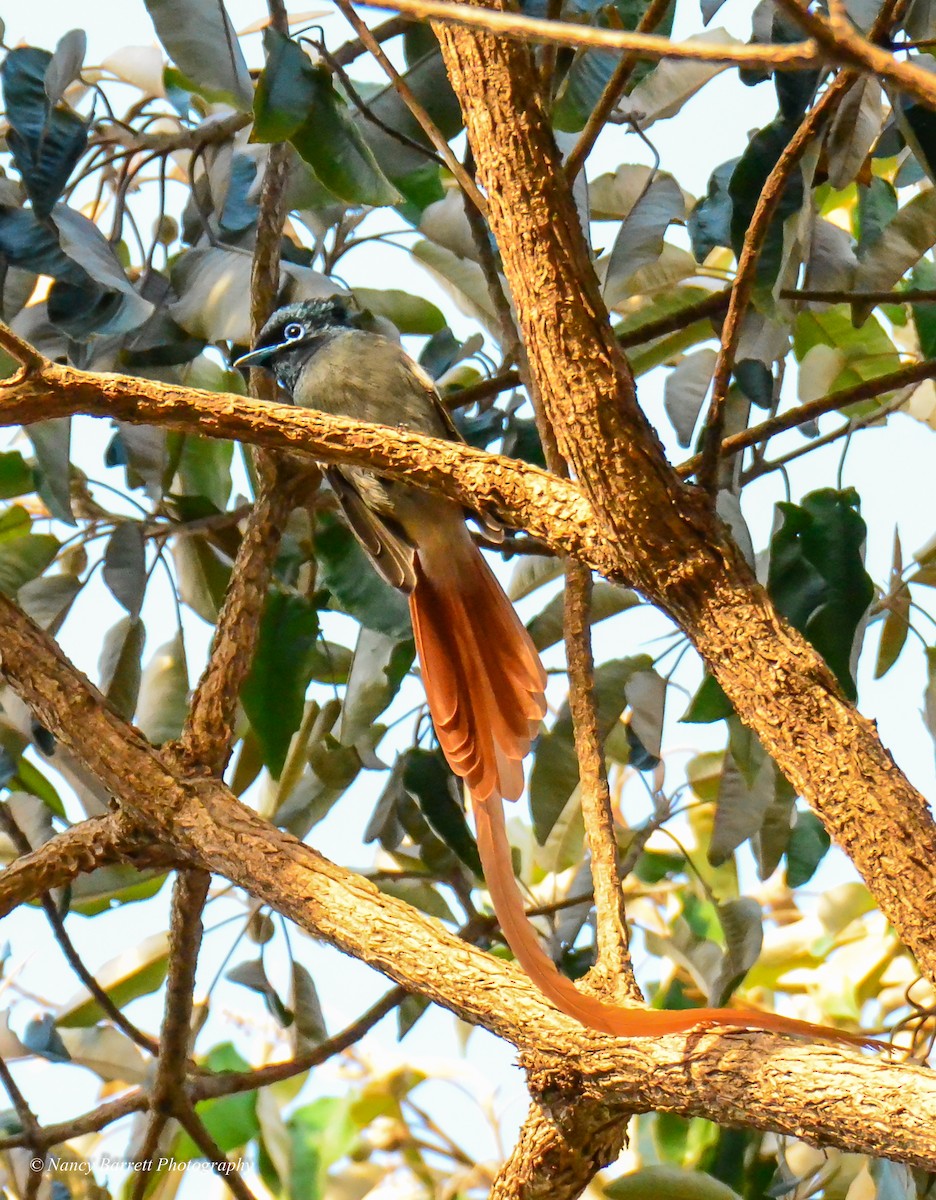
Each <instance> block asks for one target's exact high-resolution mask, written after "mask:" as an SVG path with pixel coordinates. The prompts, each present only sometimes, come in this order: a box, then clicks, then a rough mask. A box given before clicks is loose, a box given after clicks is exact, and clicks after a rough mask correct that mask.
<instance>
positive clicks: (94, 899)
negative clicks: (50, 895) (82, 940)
mask: <svg viewBox="0 0 936 1200" xmlns="http://www.w3.org/2000/svg"><path fill="white" fill-rule="evenodd" d="M167 878H168V876H166V875H164V874H162V873H161V872H159V871H140V870H138V868H136V867H123V866H115V867H99V868H98V869H97V870H96V871H90V872H89V873H88V874H86V875H79V876H78V878H77V879H76V880H74V881H73V883H72V885H71V895H70V899H71V903H70V905H69V911H71V912H77V913H81V915H82V916H85V917H94V916H96V915H97V914H98V913H101V912H110V910H111V909H112V908H114V907H115V905H118V904H135V903H136V902H137V901H138V900H149V899H150V897H151V896H155V895H156V893H157V892H158V891H159V890H160V888H161V887H162V886H163V884H164V883H165V882H166V879H167Z"/></svg>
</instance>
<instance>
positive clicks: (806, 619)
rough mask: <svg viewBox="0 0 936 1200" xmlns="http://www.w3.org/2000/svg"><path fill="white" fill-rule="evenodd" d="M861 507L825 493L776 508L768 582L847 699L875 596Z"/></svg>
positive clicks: (840, 494) (850, 492) (845, 496)
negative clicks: (777, 522)
mask: <svg viewBox="0 0 936 1200" xmlns="http://www.w3.org/2000/svg"><path fill="white" fill-rule="evenodd" d="M859 504H860V501H859V498H858V494H857V492H855V490H854V489H853V488H846V489H845V490H843V491H835V490H834V489H832V488H824V489H821V490H820V491H816V492H810V493H809V495H808V496H805V497H804V498H803V502H802V504H801V505H795V504H786V503H781V504H779V505H778V506H777V507H778V509H779V511H780V513H781V514H782V517H783V523H782V525H781V526H780V528H779V529H778V530H777V531H776V532H775V533H774V535H773V537H772V539H771V543H770V565H769V569H768V577H767V590H768V591H769V592H770V595H771V597H772V599H773V601H774V603H775V604H776V605H777V608H778V609H779V610H780V612H781V613H782V614H783V615H784V616H785V617H786V618H787V619H788V620H789V621H790V622H791V623H792V624H793V625H794V626H795V627H796V628H797V629H798V630H799V631H800V633H802V634H804V635H805V636H806V637H807V638H808V640H809V641H810V642H812V644H813V645H814V646H815V648H816V649H817V650H818V651H819V653H820V654H821V655H822V656H823V658H824V659H825V660H826V662H827V663H828V664H829V667H830V668H831V669H832V671H833V673H834V674H835V676H836V678H837V679H838V681H839V684H840V685H841V687H842V690H843V691H844V692H845V694H846V695H847V696H848V697H849V698H851V699H854V698H855V695H856V688H855V682H854V678H853V658H854V657H856V656H857V650H858V648H859V646H860V637H859V634H860V631H861V628H862V622H863V620H864V616H865V613H866V612H867V610H868V606H869V605H870V603H871V600H872V599H873V596H874V585H873V583H872V582H871V579H870V577H869V576H868V573H867V572H866V571H865V569H864V555H863V550H864V542H865V535H866V527H865V523H864V521H863V520H862V519H861V517H860V515H859V513H858V507H859Z"/></svg>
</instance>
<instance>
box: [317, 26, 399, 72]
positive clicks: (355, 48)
mask: <svg viewBox="0 0 936 1200" xmlns="http://www.w3.org/2000/svg"><path fill="white" fill-rule="evenodd" d="M412 24H413V18H412V17H407V16H404V15H402V14H401V15H400V16H398V17H388V18H387V20H386V21H382V22H381V23H380V24H379V25H375V26H374V28H373V29H372V30H371V36H372V37H373V38H374V40H375V41H377V42H389V41H390V39H391V38H395V37H398V36H399V35H400V34H401V33H405V32H406V31H407V29H408V28H409V27H410V25H412ZM366 53H367V47H366V46H365V45H364V43H363V42H362V41H361V39H360V38H359V37H357V38H350V39H349V40H348V41H347V42H345V44H344V45H343V46H339V47H338V49H337V50H334V51H333V52H332V56H331V57H332V60H333V61H334V62H336V63H337V64H338V65H339V66H340V67H348V66H350V65H351V63H353V62H354V61H355V59H358V58H360V57H361V55H362V54H366Z"/></svg>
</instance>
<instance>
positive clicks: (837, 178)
mask: <svg viewBox="0 0 936 1200" xmlns="http://www.w3.org/2000/svg"><path fill="white" fill-rule="evenodd" d="M883 124H884V113H883V108H882V104H881V85H880V83H879V81H878V80H877V79H876V78H875V77H874V76H873V75H862V76H861V77H860V78H858V79H856V80H855V82H854V83H853V84H852V86H851V87H850V88H849V89H848V91H847V92H846V93H845V95H844V96H843V97H842V100H841V102H840V103H839V106H838V110H837V112H836V114H835V117H834V118H833V120H832V124H831V125H830V126H829V132H828V133H827V134H826V139H825V150H826V156H827V162H828V167H827V170H828V173H829V183H830V184H831V185H832V187H834V188H838V189H839V190H841V189H842V188H844V187H847V186H848V184H849V183H851V181H852V180H853V179H854V178H855V176H856V175H857V174H858V172H859V171H860V170H861V168H862V166H864V162H865V159H866V158H867V157H868V155H869V154H870V153H871V147H872V146H873V145H874V143H875V142H876V141H877V139H878V135H879V134H880V132H881V128H882V126H883Z"/></svg>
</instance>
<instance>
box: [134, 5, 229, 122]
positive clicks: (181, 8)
mask: <svg viewBox="0 0 936 1200" xmlns="http://www.w3.org/2000/svg"><path fill="white" fill-rule="evenodd" d="M146 11H147V12H148V13H149V15H150V17H151V19H152V22H153V25H154V26H155V28H156V35H157V37H158V38H159V40H160V42H162V44H163V46H165V48H166V51H167V53H168V54H169V56H170V58H171V59H172V60H173V62H174V63H175V64H176V66H178V67H179V69H180V70H181V71H182V72H183V74H184V75H186V76H187V77H188V80H194V81H197V90H199V91H202V90H204V93H205V94H206V95H208V96H209V98H212V99H214V98H217V99H224V100H227V101H228V102H229V103H230V104H233V105H234V107H235V108H239V109H241V111H243V112H249V111H250V109H251V107H252V106H253V84H252V83H251V81H250V72H249V71H248V70H247V64H246V62H244V56H243V54H241V49H240V46H239V45H238V42H237V36H236V34H235V33H234V27H233V25H232V24H231V21H230V18H229V17H228V15H227V12H226V11H225V9H224V5H223V4H222V3H221V2H220V0H146ZM193 86H195V85H193Z"/></svg>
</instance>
